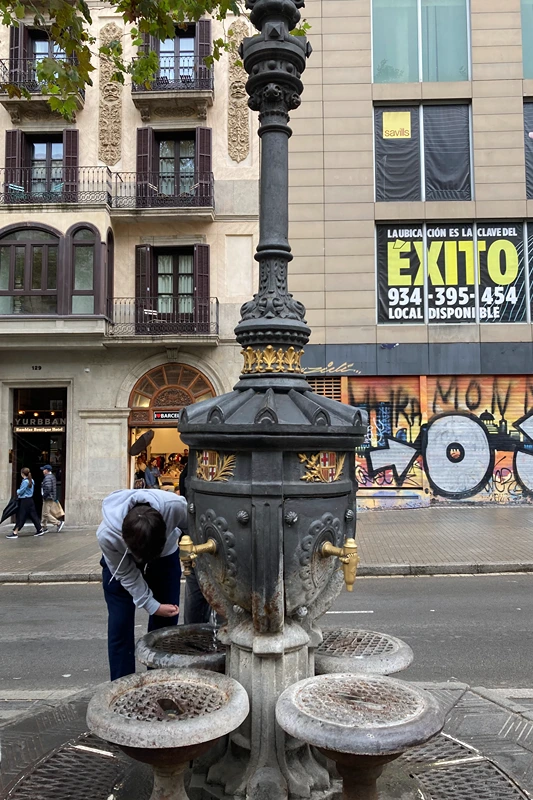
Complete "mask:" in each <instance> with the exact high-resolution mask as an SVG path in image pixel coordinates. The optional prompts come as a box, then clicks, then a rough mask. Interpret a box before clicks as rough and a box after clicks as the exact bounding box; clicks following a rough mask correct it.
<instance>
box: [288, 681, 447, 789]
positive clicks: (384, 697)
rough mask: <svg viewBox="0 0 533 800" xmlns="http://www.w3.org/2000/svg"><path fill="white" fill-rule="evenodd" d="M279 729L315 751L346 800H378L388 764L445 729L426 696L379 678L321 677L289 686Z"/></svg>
mask: <svg viewBox="0 0 533 800" xmlns="http://www.w3.org/2000/svg"><path fill="white" fill-rule="evenodd" d="M276 718H277V721H278V723H279V725H280V726H281V727H282V728H283V730H284V731H286V732H287V733H288V734H290V735H291V736H294V737H296V738H297V739H300V740H302V741H305V742H307V743H308V744H310V745H313V746H314V747H317V748H318V749H319V750H320V752H321V753H323V754H324V755H325V756H326V757H327V758H329V759H331V760H332V761H334V762H335V764H336V767H337V770H338V772H339V774H340V775H341V777H342V778H343V800H378V797H379V794H378V790H377V785H376V781H377V779H378V778H379V776H380V775H381V773H382V771H383V768H384V767H385V765H386V764H387V763H389V762H390V761H394V759H396V758H399V756H401V755H402V753H404V752H405V751H406V750H409V749H410V748H412V747H415V746H416V745H421V744H424V743H425V742H427V741H429V739H431V738H433V736H435V735H436V734H437V733H439V732H440V731H441V730H442V728H443V726H444V718H445V715H444V712H443V711H442V710H441V709H440V707H439V705H438V703H437V701H436V700H435V699H434V698H433V697H432V696H431V695H430V694H428V693H427V692H424V691H422V690H421V689H417V688H415V687H413V686H410V685H409V684H408V683H405V681H399V680H395V679H394V678H388V677H382V676H378V675H351V674H349V673H348V674H341V675H320V676H317V677H316V678H308V679H307V680H303V681H300V682H299V683H296V684H294V685H293V686H290V687H289V688H288V689H286V690H285V691H284V692H283V694H282V695H281V696H280V698H279V700H278V703H277V706H276Z"/></svg>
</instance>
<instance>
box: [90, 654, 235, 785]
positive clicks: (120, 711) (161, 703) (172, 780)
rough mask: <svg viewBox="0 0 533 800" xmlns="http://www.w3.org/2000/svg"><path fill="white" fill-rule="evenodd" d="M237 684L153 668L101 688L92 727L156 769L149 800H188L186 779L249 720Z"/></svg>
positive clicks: (200, 672)
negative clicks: (196, 763) (206, 755)
mask: <svg viewBox="0 0 533 800" xmlns="http://www.w3.org/2000/svg"><path fill="white" fill-rule="evenodd" d="M248 712H249V702H248V695H247V694H246V692H245V691H244V689H243V688H242V686H240V685H239V684H238V683H237V682H236V681H234V680H232V679H231V678H227V677H225V676H223V675H218V674H216V673H211V672H207V671H205V670H179V671H178V670H164V669H160V670H154V671H151V672H146V673H142V674H137V675H129V676H128V677H126V678H119V679H118V680H116V681H113V682H112V683H106V684H103V685H102V686H100V687H99V688H98V689H97V690H96V692H95V694H94V696H93V697H92V699H91V701H90V703H89V706H88V709H87V725H88V726H89V728H90V730H91V731H92V732H93V733H95V734H96V735H97V736H100V737H101V738H102V739H105V740H106V741H108V742H112V743H113V744H117V745H118V746H119V747H120V748H121V749H122V750H123V751H124V752H125V753H126V754H127V755H129V756H131V758H133V759H135V760H136V761H142V762H144V763H146V764H150V765H151V766H152V767H153V770H154V789H153V792H152V796H151V798H150V800H188V795H187V794H186V792H185V787H184V784H183V775H184V772H185V770H186V769H187V766H188V764H189V762H190V761H192V760H193V759H196V758H199V757H200V756H201V755H203V754H204V753H205V752H206V751H207V750H209V749H210V748H211V747H213V745H214V744H215V743H216V742H217V741H218V740H219V739H220V738H221V737H223V736H225V735H227V734H228V733H230V732H231V731H233V730H234V729H235V728H237V727H238V726H239V725H240V724H241V723H242V722H243V721H244V719H245V718H246V717H247V716H248Z"/></svg>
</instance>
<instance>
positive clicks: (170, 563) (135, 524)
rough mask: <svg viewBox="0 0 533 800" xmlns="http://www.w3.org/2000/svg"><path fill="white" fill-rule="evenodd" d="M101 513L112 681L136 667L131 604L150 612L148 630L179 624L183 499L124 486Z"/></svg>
mask: <svg viewBox="0 0 533 800" xmlns="http://www.w3.org/2000/svg"><path fill="white" fill-rule="evenodd" d="M102 515H103V520H102V522H101V524H100V527H99V528H98V530H97V531H96V536H97V537H98V544H99V545H100V549H101V550H102V554H103V555H102V559H101V561H100V564H101V566H102V582H103V589H104V597H105V601H106V604H107V612H108V618H107V647H108V656H109V668H110V673H111V680H112V681H113V680H115V679H116V678H122V677H123V676H124V675H131V674H132V673H134V672H135V610H136V608H144V610H145V611H146V612H147V613H148V614H149V620H148V630H149V631H152V630H157V629H158V628H165V627H167V626H168V625H177V624H178V614H179V610H180V609H179V602H180V578H181V565H180V560H179V552H178V540H179V537H180V536H181V532H182V529H183V528H186V526H187V501H186V500H185V498H184V497H178V496H177V495H175V494H173V493H171V492H164V491H161V490H158V489H123V490H119V491H117V492H113V494H110V495H109V496H108V497H106V499H105V500H104V502H103V504H102Z"/></svg>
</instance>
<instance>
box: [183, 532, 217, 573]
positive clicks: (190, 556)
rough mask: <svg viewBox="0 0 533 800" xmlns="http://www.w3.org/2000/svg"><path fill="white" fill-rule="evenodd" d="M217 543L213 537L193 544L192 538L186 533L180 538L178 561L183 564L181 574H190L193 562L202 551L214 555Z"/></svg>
mask: <svg viewBox="0 0 533 800" xmlns="http://www.w3.org/2000/svg"><path fill="white" fill-rule="evenodd" d="M216 552H217V543H216V542H215V540H214V539H208V540H207V542H206V543H205V544H194V542H193V540H192V539H191V537H190V536H189V534H188V533H186V534H185V535H184V536H182V537H181V540H180V561H181V563H182V564H183V574H184V575H190V574H191V570H192V568H193V566H194V562H195V561H196V559H197V558H198V556H201V555H202V553H210V554H211V555H213V556H214V555H215V553H216Z"/></svg>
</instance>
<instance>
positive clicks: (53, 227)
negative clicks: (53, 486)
mask: <svg viewBox="0 0 533 800" xmlns="http://www.w3.org/2000/svg"><path fill="white" fill-rule="evenodd" d="M89 5H90V6H91V12H92V15H93V31H92V32H93V33H94V35H95V36H96V37H97V39H98V41H100V42H102V43H104V42H109V41H112V40H113V39H116V38H118V37H123V38H124V43H125V46H126V48H128V47H130V45H129V43H128V42H129V37H128V36H127V35H126V33H127V32H126V31H125V30H124V27H123V23H122V21H121V20H120V19H119V18H118V17H116V16H114V15H113V13H112V12H111V10H110V9H109V8H107V9H106V7H105V5H102V4H97V3H92V2H89ZM232 24H233V27H234V32H235V36H234V40H235V41H237V42H238V41H239V40H240V39H241V38H242V37H243V36H244V35H246V33H247V31H248V27H247V25H246V23H245V22H244V21H242V20H233V22H232V21H231V20H230V21H229V22H228V25H230V26H231V25H232ZM216 25H217V24H216V23H215V22H211V21H210V20H201V21H200V22H199V23H198V24H197V25H193V26H190V27H189V28H188V29H187V30H185V31H182V30H179V29H176V36H175V38H174V39H169V40H167V41H165V42H161V43H156V42H153V41H146V42H145V46H146V47H150V48H156V49H158V51H159V56H160V70H159V73H158V75H157V77H156V79H155V80H154V82H153V83H152V84H151V85H150V86H132V85H131V83H130V84H128V83H126V85H125V86H124V87H122V86H120V85H119V84H117V83H114V82H112V81H111V80H110V77H111V69H110V66H109V64H107V63H106V62H105V60H103V61H102V63H101V64H100V65H99V68H98V70H97V71H96V72H95V73H93V74H94V76H95V78H94V86H92V87H88V88H87V90H86V92H85V95H84V96H82V95H80V96H79V98H78V110H77V112H76V118H75V120H74V121H72V122H70V123H67V122H65V120H64V119H62V118H61V117H59V116H57V115H56V114H53V113H52V112H50V110H49V108H48V106H47V104H46V97H43V94H42V91H41V87H40V86H39V83H38V81H37V80H36V73H35V65H36V63H37V62H38V60H39V58H42V57H44V56H46V55H48V54H49V53H50V52H51V51H50V49H49V48H50V45H49V43H48V41H47V40H46V37H45V36H43V35H42V33H41V32H39V31H36V30H34V29H33V28H32V25H31V20H30V19H28V20H24V21H23V25H21V27H20V28H19V29H13V30H8V29H4V30H3V34H2V36H1V38H0V49H1V52H0V57H1V61H0V67H1V69H2V70H3V71H4V74H5V75H9V80H10V81H11V82H13V83H16V84H18V85H21V86H24V87H25V88H26V89H28V90H29V92H30V94H31V98H30V99H26V98H24V97H21V98H13V99H10V98H9V97H8V95H7V93H4V94H0V124H1V126H2V127H3V128H4V129H5V133H4V134H3V135H2V136H1V137H0V169H1V173H2V176H1V180H0V454H1V456H0V498H7V497H9V496H10V494H11V493H12V491H13V489H14V488H15V486H16V485H17V479H18V476H19V472H20V468H21V467H23V466H29V467H30V468H31V469H32V472H33V475H34V477H35V478H37V480H38V481H39V480H40V477H39V476H40V470H39V466H41V465H42V464H43V463H46V462H50V463H51V464H52V466H53V467H54V470H55V472H56V474H57V476H58V483H59V490H60V493H61V498H62V500H63V502H64V505H65V509H66V513H67V520H68V522H70V523H71V524H83V523H97V522H98V521H99V515H100V502H101V500H102V498H103V497H105V496H106V495H107V494H108V493H109V492H111V491H113V490H115V489H119V488H123V487H126V486H130V485H132V482H133V479H134V471H135V465H134V459H132V458H131V457H130V456H129V455H128V449H129V446H130V445H131V444H132V442H133V441H135V440H136V438H138V436H139V435H140V434H142V433H143V432H145V431H146V430H148V429H153V430H154V431H155V436H154V439H153V441H152V446H151V448H150V450H149V452H148V455H157V456H158V457H159V458H162V459H163V461H162V462H160V463H165V462H166V463H168V457H169V456H170V455H172V456H175V454H176V453H179V452H180V451H182V450H183V447H182V445H181V442H180V440H179V436H178V434H177V432H176V421H175V417H176V414H177V411H178V410H179V408H181V407H183V406H184V405H187V404H189V403H192V402H196V401H198V400H199V399H202V398H204V397H208V396H212V395H213V394H220V393H223V392H226V391H230V390H231V388H232V387H233V384H234V383H235V381H236V379H237V376H238V374H239V372H240V364H241V358H240V355H239V351H238V348H236V346H235V342H234V337H233V328H234V326H235V324H236V321H237V320H238V311H239V308H240V305H241V303H242V302H244V301H245V300H247V299H249V297H250V295H251V293H252V290H253V287H254V285H255V283H256V280H257V279H256V263H255V261H254V260H253V253H254V249H255V245H256V241H257V232H258V216H257V215H258V148H259V143H258V140H257V137H256V136H255V135H252V118H251V113H250V112H249V111H248V108H247V105H246V100H245V98H244V94H243V85H244V84H243V81H244V75H243V71H242V69H239V67H238V66H236V65H235V64H234V62H233V61H231V60H230V59H229V58H228V57H226V58H224V59H222V61H220V62H218V63H216V64H215V65H214V68H213V70H211V69H209V68H207V67H206V66H205V62H204V61H203V57H204V56H205V55H206V54H207V53H208V52H209V48H210V43H211V41H212V39H213V38H214V37H217V36H219V35H221V34H222V31H221V30H220V31H219V30H217V27H216ZM126 55H127V56H128V55H129V56H130V57H132V58H133V57H135V55H136V53H135V52H134V51H133V50H132V49H131V47H130V50H129V52H128V50H126Z"/></svg>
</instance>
